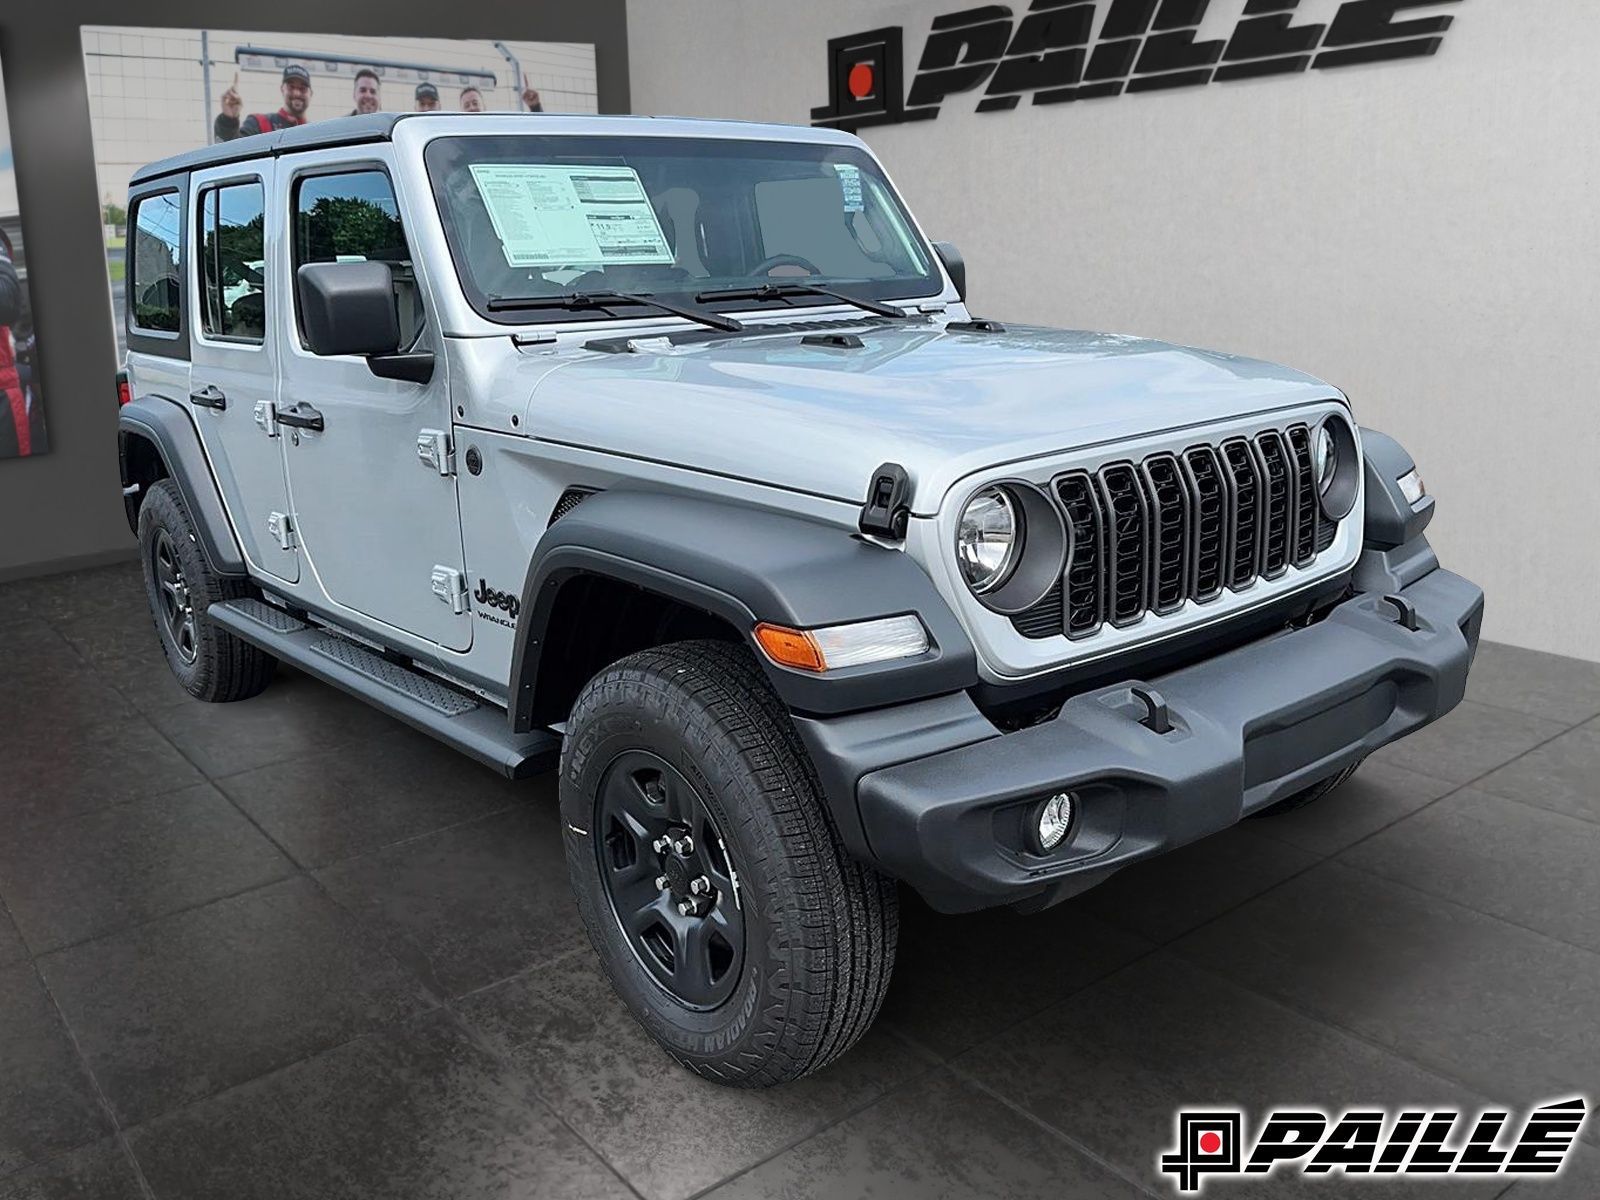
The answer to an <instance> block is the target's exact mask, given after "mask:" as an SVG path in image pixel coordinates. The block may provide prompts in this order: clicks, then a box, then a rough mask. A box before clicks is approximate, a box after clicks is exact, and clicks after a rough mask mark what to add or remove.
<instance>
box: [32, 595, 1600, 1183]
mask: <svg viewBox="0 0 1600 1200" xmlns="http://www.w3.org/2000/svg"><path fill="white" fill-rule="evenodd" d="M0 742H3V751H0V902H3V903H0V1196H3V1197H12V1196H28V1197H54V1196H65V1195H72V1196H85V1197H96V1198H108V1200H109V1198H112V1197H138V1196H145V1197H148V1196H157V1197H162V1198H163V1200H165V1198H167V1197H173V1198H177V1197H229V1198H230V1200H236V1198H244V1197H255V1196H260V1197H273V1198H275V1200H282V1198H285V1197H311V1196H319V1197H322V1196H337V1197H382V1198H384V1200H395V1198H399V1197H411V1196H433V1197H452V1198H454V1197H468V1196H535V1195H538V1196H623V1197H626V1196H629V1195H635V1194H637V1195H639V1196H643V1197H649V1198H651V1200H655V1198H668V1197H689V1196H694V1195H698V1194H701V1193H707V1192H709V1193H712V1194H714V1195H716V1196H718V1197H723V1196H736V1195H737V1196H745V1195H748V1196H780V1195H781V1196H790V1197H794V1196H827V1197H834V1196H848V1195H867V1194H871V1195H874V1196H917V1197H921V1196H951V1197H966V1196H978V1195H985V1196H986V1195H1013V1196H1035V1195H1037V1196H1042V1197H1061V1196H1079V1195H1092V1196H1137V1195H1141V1194H1143V1195H1153V1196H1167V1195H1170V1194H1172V1193H1171V1190H1170V1188H1169V1187H1168V1183H1167V1181H1166V1180H1165V1179H1164V1178H1163V1177H1161V1176H1159V1175H1157V1173H1156V1171H1155V1160H1156V1156H1157V1155H1158V1154H1159V1153H1160V1152H1161V1151H1163V1150H1165V1149H1166V1148H1167V1143H1168V1140H1169V1137H1170V1133H1171V1120H1172V1113H1173V1110H1174V1109H1175V1108H1177V1107H1178V1106H1180V1105H1186V1104H1187V1105H1193V1104H1200V1103H1220V1104H1228V1105H1236V1104H1243V1105H1245V1106H1248V1107H1250V1108H1252V1109H1260V1108H1261V1107H1263V1106H1267V1105H1270V1104H1273V1103H1295V1102H1299V1103H1316V1104H1321V1105H1324V1106H1331V1107H1337V1106H1340V1105H1343V1104H1346V1103H1354V1102H1358V1101H1367V1102H1387V1103H1401V1102H1410V1103H1420V1102H1428V1101H1435V1100H1437V1101H1440V1102H1450V1103H1459V1104H1462V1105H1466V1106H1468V1107H1474V1106H1478V1105H1482V1104H1486V1103H1491V1102H1492V1103H1497V1104H1510V1105H1514V1106H1517V1107H1519V1108H1520V1107H1525V1106H1528V1105H1531V1104H1534V1103H1538V1102H1541V1101H1544V1100H1548V1099H1552V1098H1557V1097H1564V1096H1567V1095H1570V1094H1573V1093H1575V1092H1579V1093H1584V1094H1587V1095H1589V1096H1590V1097H1596V1096H1600V1020H1597V1019H1596V1018H1597V1016H1600V870H1597V863H1600V666H1594V665H1589V664H1584V663H1579V662H1574V661H1570V660H1566V659H1561V658H1556V657H1553V656H1549V655H1540V654H1533V653H1529V652H1526V651H1519V650H1514V649H1509V648H1506V647H1502V646H1486V647H1485V648H1484V650H1483V653H1482V655H1481V657H1480V660H1479V663H1478V667H1477V672H1476V674H1475V676H1474V679H1473V683H1472V690H1471V699H1470V701H1469V702H1468V703H1467V704H1466V705H1464V706H1463V707H1462V709H1460V710H1459V711H1458V712H1457V713H1456V714H1454V715H1452V716H1451V717H1449V718H1448V719H1446V720H1445V721H1443V722H1441V723H1439V724H1438V725H1436V726H1434V727H1432V728H1430V729H1428V730H1426V731H1424V732H1423V733H1422V734H1420V735H1418V736H1417V737H1415V738H1413V739H1412V740H1410V741H1409V742H1406V743H1404V744H1402V745H1399V746H1395V747H1392V748H1390V749H1389V750H1387V751H1385V752H1383V753H1382V754H1381V755H1379V756H1378V757H1377V758H1375V759H1374V760H1373V761H1372V762H1370V763H1369V764H1368V765H1367V766H1366V767H1365V768H1364V769H1363V771H1362V773H1361V775H1360V776H1358V777H1357V779H1356V780H1355V781H1354V782H1352V783H1351V784H1350V785H1348V786H1347V787H1346V788H1345V789H1343V791H1342V792H1340V793H1338V794H1336V795H1335V796H1333V797H1331V798H1329V799H1328V800H1327V801H1325V802H1323V803H1322V804H1320V805H1318V806H1316V807H1313V808H1311V809H1308V810H1305V811H1303V812H1301V813H1298V814H1295V815H1293V816H1290V817H1287V818H1282V819H1278V820H1269V821H1251V822H1247V823H1246V824H1245V825H1244V826H1242V827H1240V828H1238V829H1236V830H1233V831H1230V832H1228V833H1226V834H1223V835H1220V836H1218V837H1215V838H1212V839H1210V840H1209V841H1206V842H1203V843H1200V844H1198V845H1195V846H1192V847H1190V848H1188V849H1186V850H1184V851H1182V852H1180V853H1178V854H1175V855H1172V856H1170V857H1169V858H1167V859H1164V860H1161V861H1158V862H1155V863H1151V864H1147V865H1145V866H1142V867H1138V868H1135V869H1132V870H1129V871H1127V872H1124V873H1123V874H1122V875H1120V876H1118V877H1117V878H1116V879H1114V880H1113V881H1112V882H1110V883H1109V884H1107V885H1106V886H1104V887H1102V888H1100V889H1098V890H1097V891H1094V892H1091V893H1089V894H1087V895H1085V896H1083V897H1081V898H1079V899H1078V900H1076V901H1073V902H1070V903H1068V904H1066V905H1063V906H1061V907H1059V908H1057V909H1054V910H1052V911H1050V912H1048V913H1045V914H1043V915H1040V916H1035V917H1016V916H1012V915H1009V914H1006V913H986V914H980V915H976V916H970V917H963V918H944V917H938V916H935V915H934V914H931V913H929V912H927V911H926V910H925V909H923V908H921V907H920V906H919V905H917V904H915V903H910V904H908V905H907V907H906V912H905V917H904V936H903V939H902V942H901V950H900V963H899V967H898V972H897V975H896V982H895V985H894V988H893V991H892V992H891V994H890V996H889V999H888V1002H887V1005H886V1008H885V1011H884V1014H883V1017H882V1019H881V1021H880V1022H879V1024H878V1026H877V1028H876V1029H875V1030H874V1031H873V1032H872V1033H871V1034H870V1035H869V1036H868V1037H867V1038H866V1040H865V1041H863V1042H862V1044H861V1045H860V1046H859V1047H858V1048H857V1049H856V1050H855V1051H854V1052H853V1053H851V1054H850V1055H848V1056H847V1057H846V1058H845V1059H844V1060H842V1061H841V1062H839V1063H838V1064H836V1065H835V1066H834V1067H833V1068H831V1069H830V1070H828V1071H826V1072H824V1073H822V1074H821V1075H818V1076H816V1077H814V1078H812V1079H809V1080H806V1081H804V1082H802V1083H801V1084H799V1085H797V1086H794V1087H792V1088H789V1089H786V1090H782V1091H777V1092H765V1093H744V1092H733V1091H726V1090H722V1089H719V1088H716V1087H712V1086H710V1085H707V1084H703V1083H701V1082H700V1081H699V1080H697V1079H695V1078H693V1077H691V1076H689V1075H688V1074H686V1073H685V1072H683V1071H681V1070H679V1069H678V1068H676V1067H675V1066H674V1065H673V1064H672V1063H671V1062H669V1061H668V1060H667V1059H666V1058H665V1057H664V1056H663V1055H662V1054H661V1053H659V1052H658V1051H657V1050H655V1048H654V1047H653V1046H652V1045H651V1044H650V1043H649V1042H648V1041H647V1040H646V1038H645V1036H644V1035H643V1033H642V1032H641V1031H640V1030H639V1028H638V1027H637V1026H636V1025H635V1024H634V1023H633V1022H632V1020H631V1019H630V1018H629V1017H628V1015H627V1014H626V1013H625V1012H624V1011H623V1010H622V1008H621V1007H620V1006H619V1005H618V1004H617V1002H616V1001H615V1000H614V999H613V998H612V996H611V994H610V992H609V991H608V990H607V988H606V986H605V984H604V982H603V980H601V979H600V978H599V976H598V975H597V973H596V971H595V967H594V964H593V960H592V958H591V956H590V954H589V951H588V949H587V947H586V944H585V943H584V939H583V935H582V932H581V930H580V929H579V927H578V924H577V919H576V914H575V911H574V909H573V906H572V903H571V901H570V900H569V898H568V895H567V886H566V881H565V869H564V866H563V863H562V856H561V847H560V842H559V838H558V834H557V820H556V811H555V807H554V804H553V803H552V792H553V786H552V782H551V780H550V779H548V778H546V779H540V780H535V781H533V782H531V783H529V784H526V785H520V786H514V785H511V784H509V783H507V782H506V781H504V780H501V779H498V778H496V777H495V776H493V775H491V774H489V773H488V772H487V771H485V770H483V769H481V768H478V767H476V766H474V765H473V764H471V763H469V762H467V761H465V760H463V759H461V758H458V757H456V756H455V755H454V754H452V753H451V752H449V751H446V750H444V749H441V748H439V747H437V746H435V745H434V744H433V743H431V742H429V741H428V740H427V739H426V738H423V737H422V736H421V735H418V734H414V733H412V732H411V731H409V730H406V729H404V728H402V727H400V726H397V725H395V724H393V723H391V722H389V721H388V720H387V719H386V718H383V717H381V716H377V715H376V714H374V713H372V712H370V711H369V710H367V709H365V708H363V707H362V706H361V705H359V704H358V703H356V702H355V701H352V700H350V699H347V698H346V697H344V696H342V695H341V694H339V693H337V692H335V691H332V690H330V689H328V688H325V687H322V686H321V685H319V684H317V683H315V682H313V681H311V680H309V679H307V678H305V677H303V676H297V675H295V674H293V673H290V672H284V673H283V674H281V675H280V676H279V678H278V679H277V681H276V682H275V683H274V684H273V686H272V688H271V689H270V690H269V691H268V692H267V693H266V694H265V695H264V696H262V697H260V698H259V699H257V700H253V701H250V702H247V703H244V704H238V705H228V706H206V705H201V704H197V703H194V702H192V701H190V700H189V699H188V698H187V697H186V696H184V695H183V694H182V693H181V692H180V691H179V690H178V688H177V687H176V685H174V684H173V683H172V681H171V679H170V678H169V676H168V673H167V670H166V668H165V665H164V663H163V662H162V660H161V656H160V652H159V650H158V649H157V645H156V641H155V637H154V634H153V632H152V630H151V627H150V622H149V619H148V617H147V616H146V614H145V606H144V596H143V593H142V590H141V587H140V583H139V579H138V576H137V573H136V572H135V571H134V570H133V569H132V568H111V569H107V570H102V571H95V572H86V573H81V574H77V575H71V576H62V577H57V578H54V579H47V580H41V581H34V582H27V583H18V584H11V585H7V586H5V587H0ZM1587 1138H1588V1139H1589V1141H1590V1142H1592V1143H1593V1145H1590V1146H1585V1147H1583V1154H1582V1156H1581V1158H1580V1159H1579V1161H1578V1162H1577V1163H1576V1164H1575V1166H1574V1167H1573V1168H1572V1169H1570V1170H1569V1172H1568V1173H1567V1175H1566V1176H1565V1177H1564V1178H1563V1179H1561V1180H1560V1181H1558V1182H1556V1183H1528V1182H1524V1183H1519V1184H1516V1185H1514V1186H1513V1187H1511V1188H1510V1189H1509V1191H1510V1192H1511V1194H1513V1195H1514V1196H1515V1197H1516V1200H1539V1198H1541V1197H1545V1196H1549V1197H1552V1198H1555V1197H1578V1196H1588V1197H1592V1196H1594V1195H1596V1194H1597V1193H1600V1129H1596V1128H1591V1129H1590V1130H1589V1131H1588V1132H1587ZM1273 1188H1274V1193H1275V1194H1276V1193H1277V1192H1286V1191H1290V1190H1293V1189H1291V1187H1290V1186H1289V1185H1288V1184H1284V1183H1279V1184H1274V1185H1273ZM1214 1189H1215V1192H1216V1194H1226V1195H1231V1194H1233V1193H1234V1191H1236V1190H1237V1191H1250V1192H1252V1194H1254V1192H1255V1191H1256V1190H1258V1189H1243V1188H1230V1187H1226V1186H1225V1185H1214ZM1324 1190H1326V1185H1324ZM1361 1190H1362V1194H1363V1195H1369V1194H1370V1195H1380V1196H1388V1195H1392V1194H1396V1193H1397V1192H1407V1194H1410V1193H1415V1194H1427V1195H1432V1194H1435V1193H1437V1192H1440V1191H1441V1190H1442V1191H1445V1192H1448V1193H1451V1194H1464V1195H1481V1196H1485V1197H1491V1196H1496V1195H1500V1194H1504V1193H1505V1192H1506V1191H1507V1190H1508V1189H1507V1187H1506V1185H1505V1183H1504V1181H1498V1180H1488V1181H1484V1182H1481V1183H1478V1184H1474V1185H1473V1186H1471V1187H1461V1188H1452V1187H1451V1186H1450V1185H1444V1186H1443V1187H1442V1188H1441V1185H1439V1184H1437V1183H1430V1184H1426V1185H1417V1184H1412V1185H1410V1187H1409V1189H1407V1188H1406V1187H1405V1186H1404V1185H1403V1184H1397V1183H1390V1184H1386V1185H1379V1184H1376V1183H1364V1184H1362V1185H1361Z"/></svg>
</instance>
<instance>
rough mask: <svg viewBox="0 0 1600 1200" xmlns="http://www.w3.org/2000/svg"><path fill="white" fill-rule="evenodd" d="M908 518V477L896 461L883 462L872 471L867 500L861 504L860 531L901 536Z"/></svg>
mask: <svg viewBox="0 0 1600 1200" xmlns="http://www.w3.org/2000/svg"><path fill="white" fill-rule="evenodd" d="M910 519H911V477H910V476H909V475H907V474H906V469H905V468H904V467H902V466H901V465H900V464H899V463H884V464H883V466H881V467H879V468H878V469H877V470H876V471H874V472H873V473H872V482H871V483H870V484H869V485H868V487H867V502H866V503H865V504H863V505H862V506H861V520H860V527H861V532H862V533H871V534H876V535H877V536H878V537H892V538H903V537H905V535H906V522H908V521H909V520H910Z"/></svg>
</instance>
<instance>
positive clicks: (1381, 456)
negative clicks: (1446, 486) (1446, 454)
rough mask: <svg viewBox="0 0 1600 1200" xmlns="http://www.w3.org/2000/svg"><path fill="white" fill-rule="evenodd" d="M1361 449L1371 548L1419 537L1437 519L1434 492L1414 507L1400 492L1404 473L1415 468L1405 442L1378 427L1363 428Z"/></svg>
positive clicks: (1385, 547)
mask: <svg viewBox="0 0 1600 1200" xmlns="http://www.w3.org/2000/svg"><path fill="white" fill-rule="evenodd" d="M1361 453H1362V456H1363V457H1364V458H1365V460H1366V493H1367V499H1366V506H1367V507H1366V513H1365V522H1366V524H1365V534H1366V545H1367V548H1368V549H1372V550H1392V549H1394V548H1395V547H1396V546H1404V545H1406V544H1407V543H1408V542H1412V541H1415V540H1416V539H1417V538H1419V537H1421V536H1422V533H1423V530H1425V529H1427V528H1428V523H1429V522H1430V521H1432V520H1433V497H1432V496H1425V497H1423V499H1422V502H1421V503H1420V504H1418V505H1417V506H1416V507H1415V508H1412V507H1411V505H1410V503H1409V502H1407V500H1406V498H1405V497H1404V496H1403V495H1401V493H1400V477H1401V476H1402V475H1405V474H1406V473H1407V472H1408V471H1411V470H1412V469H1413V468H1415V466H1416V463H1415V461H1413V459H1412V457H1411V455H1409V454H1408V453H1406V449H1405V447H1404V446H1402V445H1401V444H1400V443H1399V442H1397V441H1395V440H1394V438H1392V437H1390V436H1389V435H1388V434H1387V433H1379V432H1378V431H1377V430H1376V429H1366V428H1363V429H1362V430H1361Z"/></svg>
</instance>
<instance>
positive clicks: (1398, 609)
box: [1383, 596, 1422, 633]
mask: <svg viewBox="0 0 1600 1200" xmlns="http://www.w3.org/2000/svg"><path fill="white" fill-rule="evenodd" d="M1383 602H1384V603H1385V604H1388V605H1391V606H1392V607H1393V608H1394V610H1395V613H1396V616H1395V619H1394V621H1395V624H1396V625H1398V626H1400V628H1402V629H1408V630H1410V631H1411V632H1412V633H1416V632H1417V631H1418V630H1420V629H1421V628H1422V619H1421V618H1420V617H1418V616H1417V606H1416V605H1415V604H1413V603H1411V601H1409V600H1407V599H1406V598H1405V597H1404V596H1385V597H1384V598H1383Z"/></svg>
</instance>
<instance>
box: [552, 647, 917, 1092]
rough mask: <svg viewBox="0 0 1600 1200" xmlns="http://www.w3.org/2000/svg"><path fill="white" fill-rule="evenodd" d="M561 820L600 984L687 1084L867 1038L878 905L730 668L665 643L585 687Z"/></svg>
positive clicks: (750, 689)
mask: <svg viewBox="0 0 1600 1200" xmlns="http://www.w3.org/2000/svg"><path fill="white" fill-rule="evenodd" d="M561 810H562V822H563V826H564V828H565V831H566V847H567V865H568V869H569V872H570V874H571V877H572V884H573V889H574V891H575V892H576V894H577V898H578V904H579V908H580V909H581V911H582V913H583V919H584V924H585V925H586V927H587V929H588V932H589V937H590V940H591V941H593V943H594V946H595V950H596V951H597V953H598V954H599V957H600V962H601V965H602V966H603V968H604V969H605V972H606V974H607V975H608V976H609V978H610V980H611V983H612V985H613V986H614V987H615V988H616V991H617V993H618V995H619V996H621V998H622V1000H623V1001H624V1002H625V1003H626V1004H627V1005H628V1007H629V1008H630V1009H631V1010H632V1012H633V1014H634V1016H635V1017H636V1018H637V1019H638V1020H639V1022H640V1024H642V1025H643V1026H644V1027H645V1029H646V1030H647V1031H648V1032H649V1033H650V1034H651V1035H652V1036H653V1037H655V1038H656V1040H657V1041H659V1042H660V1043H661V1044H662V1045H663V1046H664V1047H665V1048H666V1049H667V1050H668V1051H669V1052H670V1053H671V1054H673V1055H674V1056H675V1057H676V1058H677V1059H678V1060H679V1061H680V1062H682V1063H683V1064H684V1065H686V1066H688V1067H689V1068H690V1069H692V1070H694V1071H696V1072H698V1073H699V1074H701V1075H703V1076H705V1077H707V1078H709V1079H714V1080H716V1081H718V1082H721V1083H726V1084H732V1085H736V1086H741V1087H765V1086H771V1085H773V1084H778V1083H783V1082H787V1081H788V1080H792V1079H797V1078H799V1077H800V1076H802V1075H805V1074H808V1073H810V1072H812V1071H815V1070H817V1069H818V1068H819V1067H822V1066H823V1065H825V1064H826V1063H828V1062H830V1061H832V1060H833V1059H834V1058H835V1057H837V1056H838V1055H839V1054H841V1053H843V1052H844V1051H845V1050H847V1049H848V1048H849V1047H850V1046H851V1045H853V1044H854V1043H855V1041H856V1039H858V1038H859V1037H860V1036H861V1035H862V1034H863V1033H864V1032H865V1031H866V1029H867V1028H868V1026H869V1025H871V1023H872V1020H873V1018H874V1017H875V1016H876V1015H877V1011H878V1007H879V1005H880V1003H881V1002H882V999H883V993H884V990H885V989H886V988H887V986H888V982H889V975H890V971H891V969H892V966H893V961H894V946H895V937H896V931H897V925H898V908H897V904H896V900H897V897H896V893H895V886H894V884H893V882H892V881H890V880H888V879H886V878H884V877H883V876H881V875H879V874H878V873H877V872H875V871H873V870H872V869H871V868H869V867H867V866H865V865H863V864H861V863H858V862H856V861H854V860H853V859H851V858H850V857H849V856H848V855H847V854H846V853H845V851H844V848H843V846H842V845H841V843H840V841H839V837H838V834H837V832H836V831H835V830H834V829H833V826H832V824H831V820H830V817H829V814H828V811H827V807H826V804H825V802H824V801H823V799H822V796H821V792H820V789H819V787H818V785H817V781H816V777H815V774H814V773H813V771H812V769H811V765H810V762H809V760H808V759H807V758H806V756H805V752H804V750H803V748H802V747H801V746H800V743H799V740H798V738H797V737H796V736H795V732H794V728H793V726H792V725H791V723H790V721H789V718H788V714H787V713H786V712H785V711H784V709H783V707H782V705H781V704H780V703H779V702H778V700H777V698H776V697H775V696H774V695H773V694H772V692H771V690H770V689H769V688H768V685H767V682H766V679H765V677H764V676H763V675H762V674H761V671H760V669H759V668H758V667H757V666H756V664H755V662H754V661H753V660H752V659H751V657H750V655H749V654H748V653H747V652H746V651H745V650H744V649H742V648H741V647H737V646H731V645H728V644H727V643H723V642H713V641H704V642H680V643H676V644H673V645H669V646H663V647H660V648H657V649H652V650H646V651H642V652H640V653H638V654H634V655H632V656H630V657H628V658H625V659H623V660H622V661H620V662H618V663H615V664H613V665H612V666H610V667H608V668H606V670H604V671H602V672H601V673H600V674H599V675H598V676H596V677H595V678H594V679H592V680H591V681H590V682H589V683H588V685H587V686H586V687H585V688H584V690H583V692H582V694H581V695H580V696H579V697H578V701H577V704H576V705H575V706H574V709H573V712H572V714H571V717H570V718H569V720H568V722H567V733H566V741H565V745H564V747H563V750H562V765H561Z"/></svg>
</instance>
